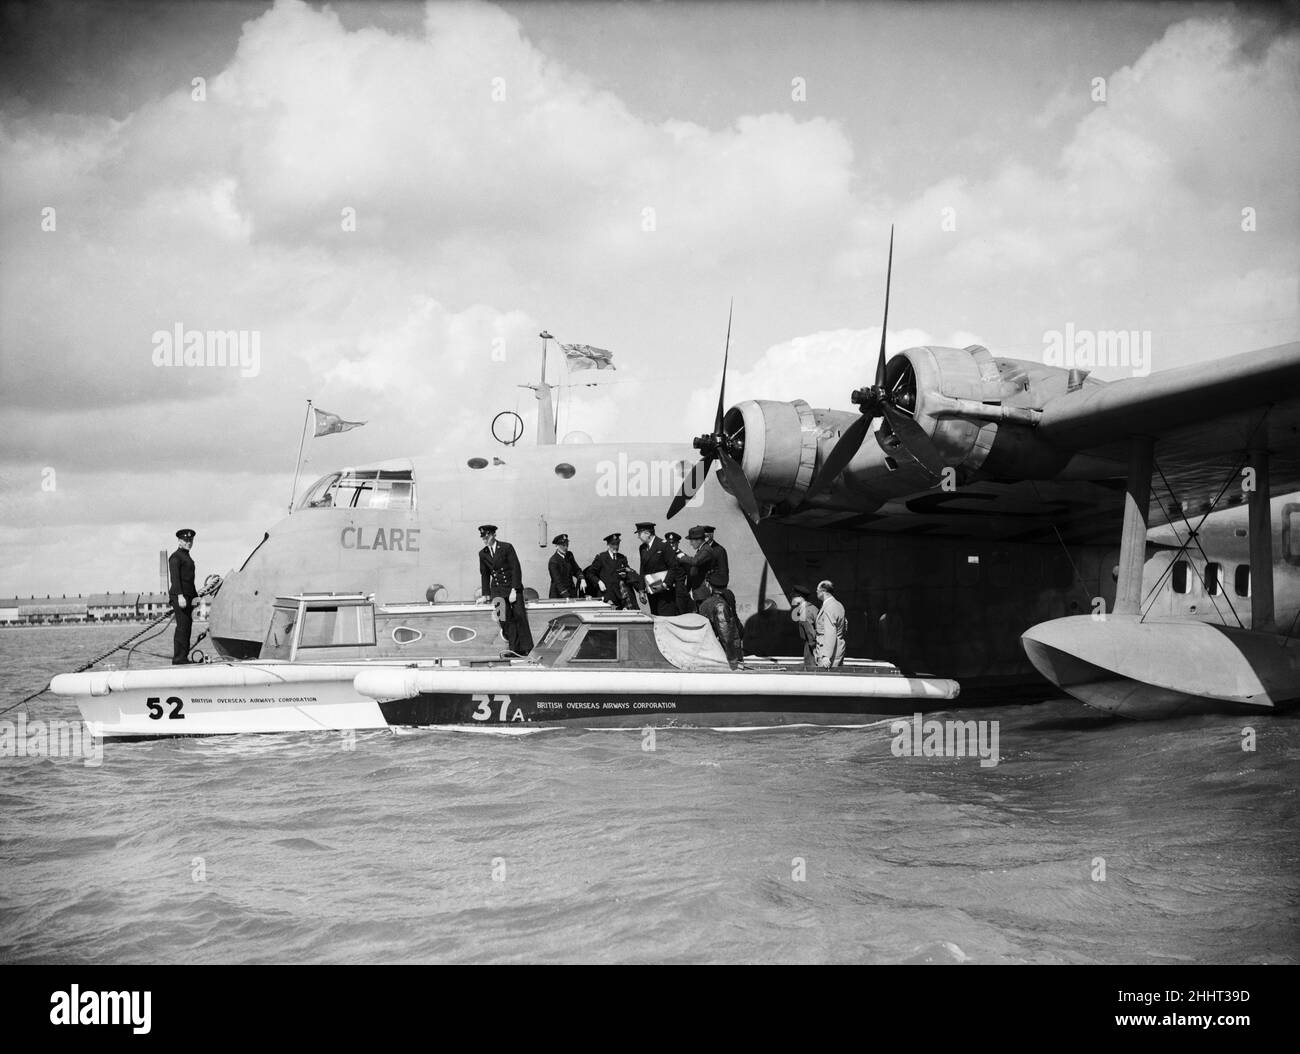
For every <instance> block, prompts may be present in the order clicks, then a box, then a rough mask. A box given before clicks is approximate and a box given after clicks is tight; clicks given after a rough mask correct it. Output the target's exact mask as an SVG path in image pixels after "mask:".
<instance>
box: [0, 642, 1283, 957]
mask: <svg viewBox="0 0 1300 1054" xmlns="http://www.w3.org/2000/svg"><path fill="white" fill-rule="evenodd" d="M129 632H131V629H130V628H123V627H120V626H119V627H73V628H38V629H21V630H7V631H3V632H0V672H2V673H3V678H2V682H0V708H2V707H6V706H9V705H11V704H12V703H15V702H17V701H18V700H20V699H21V698H23V696H25V695H27V694H29V693H30V692H32V691H34V690H36V689H37V688H39V687H40V686H41V685H43V684H44V683H45V682H46V681H47V680H48V678H49V677H50V676H51V675H53V674H55V673H59V672H64V671H67V670H71V669H73V668H75V667H76V666H78V665H80V664H81V663H82V662H84V661H86V660H87V659H88V658H90V657H91V656H93V655H95V654H97V653H99V652H100V651H103V650H105V648H107V647H108V646H111V644H113V643H114V642H116V641H117V640H119V639H121V638H122V637H124V636H126V635H127V634H128V633H129ZM164 647H165V642H164V645H163V646H157V645H155V647H154V650H155V651H162V650H163V648H164ZM145 664H146V665H147V664H151V663H145ZM19 709H20V710H21V711H23V712H24V713H25V714H26V715H27V720H28V721H33V720H44V719H48V718H54V717H60V718H75V717H76V716H77V714H76V709H75V706H73V705H72V704H71V703H70V702H68V701H64V700H60V699H58V698H56V697H54V696H51V695H48V694H47V695H43V696H40V697H39V698H37V699H35V700H33V701H32V702H30V703H28V704H26V705H24V706H22V707H20V708H19ZM17 713H18V711H11V712H10V713H8V714H4V715H0V721H13V720H14V718H15V717H16V714H17ZM928 716H930V717H939V718H940V719H942V718H943V717H944V716H949V715H928ZM960 716H962V717H965V718H975V719H979V720H995V721H997V722H998V731H999V753H1000V761H999V763H998V764H997V765H996V766H987V767H986V766H981V765H980V764H979V760H978V759H977V758H926V757H896V756H895V755H894V754H893V752H892V751H891V744H892V743H893V740H894V736H893V734H892V733H891V730H890V728H889V725H890V722H889V721H884V722H881V723H879V724H876V725H874V726H872V727H868V728H862V729H793V730H773V731H761V732H711V731H707V730H688V729H659V730H657V732H656V734H655V739H654V750H653V751H648V750H645V749H643V747H644V745H645V740H644V737H643V735H642V733H641V732H639V731H635V730H627V731H609V730H586V731H584V730H576V729H565V730H551V731H543V732H538V733H535V734H531V735H527V736H494V735H485V734H473V733H458V732H446V731H415V732H410V733H406V734H393V733H390V732H365V733H359V734H357V735H356V736H355V737H354V738H353V739H352V742H351V744H350V746H351V749H349V741H348V738H347V737H344V736H342V735H340V734H327V733H312V734H295V735H285V736H258V737H242V736H241V737H231V738H224V739H175V740H160V741H158V742H154V743H135V744H113V743H109V744H107V745H106V747H105V754H104V758H103V763H102V765H100V766H98V767H87V766H86V765H84V764H83V763H82V761H81V760H80V759H72V758H55V759H46V758H26V757H23V758H14V757H2V758H0V961H3V962H9V963H13V962H58V963H154V962H161V963H230V962H239V963H243V962H259V963H263V962H275V963H279V962H290V963H300V962H312V963H316V962H360V963H375V962H398V963H412V962H514V961H524V962H556V961H559V962H568V961H595V962H643V961H651V962H664V961H666V962H870V963H882V962H888V963H893V962H925V961H937V962H956V961H973V962H982V963H1026V962H1028V963H1076V962H1079V963H1161V964H1164V963H1182V962H1188V963H1295V962H1298V961H1300V896H1298V895H1297V894H1298V892H1300V837H1297V835H1298V834H1300V809H1298V807H1297V775H1298V774H1300V764H1298V762H1300V719H1297V718H1296V717H1294V716H1284V717H1280V718H1278V717H1267V716H1260V717H1258V718H1253V719H1251V718H1242V717H1226V716H1224V717H1199V718H1190V719H1183V720H1178V721H1170V722H1162V723H1152V724H1131V723H1125V722H1117V721H1112V720H1110V719H1107V718H1104V717H1102V716H1100V715H1096V714H1093V713H1092V712H1090V711H1088V710H1086V709H1085V708H1083V707H1081V706H1079V705H1078V704H1076V703H1073V702H1071V701H1066V700H1057V701H1052V702H1048V703H1044V704H1039V705H1036V706H1007V707H998V708H991V709H990V708H984V709H980V710H978V711H968V712H962V713H961V714H960ZM1247 727H1249V728H1253V729H1254V734H1255V740H1256V742H1255V750H1253V751H1249V752H1248V751H1243V750H1242V742H1243V729H1245V728H1247Z"/></svg>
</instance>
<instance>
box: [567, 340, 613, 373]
mask: <svg viewBox="0 0 1300 1054" xmlns="http://www.w3.org/2000/svg"><path fill="white" fill-rule="evenodd" d="M560 347H561V348H562V349H563V351H564V361H565V364H566V365H567V366H568V367H569V369H570V370H612V369H613V368H614V356H613V355H612V354H611V353H610V352H608V351H606V350H605V349H604V348H593V347H591V346H590V345H588V344H561V345H560Z"/></svg>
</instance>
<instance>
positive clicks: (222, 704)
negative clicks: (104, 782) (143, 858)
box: [50, 662, 388, 739]
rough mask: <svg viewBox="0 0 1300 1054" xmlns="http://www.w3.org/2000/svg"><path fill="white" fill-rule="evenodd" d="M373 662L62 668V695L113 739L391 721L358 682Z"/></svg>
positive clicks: (57, 688) (58, 684) (58, 690)
mask: <svg viewBox="0 0 1300 1054" xmlns="http://www.w3.org/2000/svg"><path fill="white" fill-rule="evenodd" d="M368 668H370V667H369V664H365V663H338V664H305V663H280V662H270V663H210V664H205V665H202V666H178V667H173V668H170V669H167V668H164V669H160V670H108V671H95V672H89V673H71V674H61V675H59V676H58V677H55V678H54V680H53V681H52V682H51V685H50V690H51V691H52V692H54V693H55V694H56V695H62V696H70V697H72V698H74V699H75V700H76V702H77V706H78V708H79V709H80V710H81V716H82V719H83V720H84V721H85V722H86V723H87V724H89V725H90V726H91V728H92V729H95V730H96V731H97V732H98V733H99V734H100V735H103V736H104V737H105V738H115V739H138V738H146V737H154V736H211V735H235V734H239V733H245V732H318V731H340V730H345V729H367V728H387V727H388V722H387V721H386V720H385V719H384V715H383V712H382V711H381V710H380V708H379V706H378V704H377V703H376V702H375V701H374V700H373V699H368V698H366V697H364V696H360V695H358V694H357V691H356V689H355V687H354V686H353V681H354V679H355V678H356V675H357V674H358V673H359V672H361V671H363V670H365V669H368Z"/></svg>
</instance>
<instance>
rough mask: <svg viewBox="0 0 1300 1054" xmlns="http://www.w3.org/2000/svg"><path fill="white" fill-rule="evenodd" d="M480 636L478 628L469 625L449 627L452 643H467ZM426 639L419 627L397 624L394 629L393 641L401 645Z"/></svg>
mask: <svg viewBox="0 0 1300 1054" xmlns="http://www.w3.org/2000/svg"><path fill="white" fill-rule="evenodd" d="M477 636H478V632H477V631H476V630H472V629H470V628H469V627H468V626H450V627H448V629H447V639H448V640H449V641H451V643H452V644H467V643H469V642H470V641H472V640H473V639H474V638H475V637H477ZM423 639H424V634H423V633H422V632H421V631H420V630H418V629H412V628H411V627H410V626H397V627H396V628H394V630H393V643H394V644H397V645H399V646H402V645H406V644H414V643H415V642H416V641H420V640H423Z"/></svg>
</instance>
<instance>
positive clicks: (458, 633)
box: [447, 626, 478, 644]
mask: <svg viewBox="0 0 1300 1054" xmlns="http://www.w3.org/2000/svg"><path fill="white" fill-rule="evenodd" d="M477 636H478V632H477V631H476V630H472V629H470V628H469V627H468V626H452V627H451V628H450V629H449V630H447V639H448V640H449V641H451V642H452V643H453V644H466V643H468V642H469V641H472V640H473V639H474V638H475V637H477Z"/></svg>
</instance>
